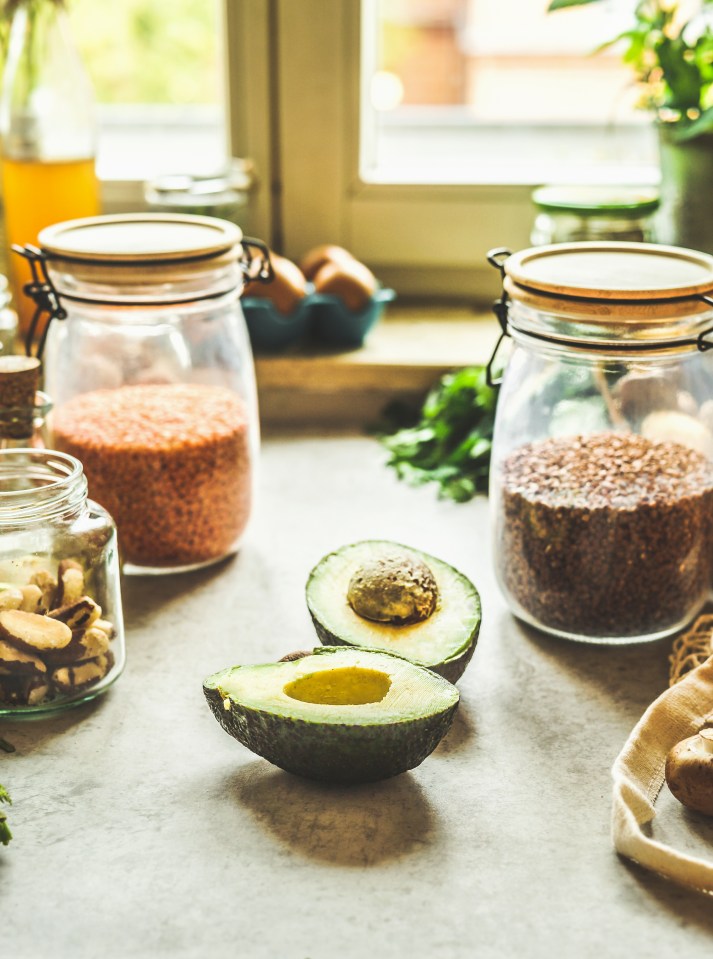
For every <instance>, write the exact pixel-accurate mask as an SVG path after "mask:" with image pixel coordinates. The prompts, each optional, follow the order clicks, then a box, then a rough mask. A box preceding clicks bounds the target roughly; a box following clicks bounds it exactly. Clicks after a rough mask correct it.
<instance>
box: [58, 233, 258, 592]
mask: <svg viewBox="0 0 713 959" xmlns="http://www.w3.org/2000/svg"><path fill="white" fill-rule="evenodd" d="M40 242H41V244H42V248H43V251H44V256H45V257H46V268H47V271H48V278H49V282H50V284H51V285H52V287H53V293H54V294H56V296H57V298H58V311H55V313H57V312H59V315H60V316H62V315H63V314H66V317H65V318H64V319H63V320H61V322H60V321H59V320H55V321H54V322H53V323H52V324H51V326H50V329H49V335H48V338H47V344H46V354H45V357H46V358H45V364H44V366H45V384H46V387H47V390H48V392H49V393H50V395H51V396H52V399H53V401H54V410H53V412H52V415H51V418H50V436H51V441H52V443H53V445H54V446H56V448H58V449H61V450H63V451H65V452H67V453H70V454H71V455H73V456H76V457H77V458H78V459H79V460H80V461H81V462H82V463H83V465H84V470H85V473H86V474H87V479H88V482H89V491H90V495H91V496H92V498H93V499H95V500H96V501H97V502H99V503H101V504H102V505H103V506H104V507H105V508H106V509H107V510H109V512H110V513H111V515H112V516H113V517H114V519H115V520H116V523H117V527H118V531H119V543H120V548H121V552H122V558H123V561H124V569H125V571H126V572H129V573H136V572H172V571H178V570H185V569H195V568H197V567H200V566H204V565H207V564H209V563H213V562H216V561H218V560H220V559H222V558H224V557H226V556H228V555H230V554H231V553H233V552H234V551H235V550H236V549H237V548H238V546H239V544H240V541H241V538H242V536H243V533H244V531H245V528H246V526H247V522H248V519H249V516H250V512H251V505H252V499H253V482H254V477H255V469H256V463H257V457H258V445H259V425H258V411H257V397H256V389H255V375H254V368H253V359H252V353H251V349H250V341H249V338H248V334H247V329H246V326H245V322H244V319H243V315H242V310H241V306H240V301H239V297H240V294H241V291H242V287H243V277H244V275H245V273H246V271H250V272H251V275H252V273H253V272H255V269H259V271H260V274H261V275H263V276H265V275H266V274H267V273H268V272H269V262H267V261H266V260H265V259H253V258H252V257H251V255H250V253H249V246H254V245H256V244H257V241H248V240H243V238H242V234H241V232H240V230H239V229H238V227H236V226H234V225H233V224H230V223H227V222H226V221H223V220H218V219H211V218H209V217H192V216H178V215H170V214H163V215H161V214H145V215H142V214H127V215H123V216H113V217H96V218H91V219H87V220H77V221H70V222H68V223H64V224H57V225H56V226H54V227H51V228H49V229H48V230H46V231H43V233H42V234H41V237H40ZM257 245H258V246H259V247H260V248H261V249H262V250H263V251H264V248H263V247H262V245H261V244H257ZM263 255H264V256H266V251H264V253H263Z"/></svg>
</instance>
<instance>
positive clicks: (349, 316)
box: [242, 288, 396, 353]
mask: <svg viewBox="0 0 713 959" xmlns="http://www.w3.org/2000/svg"><path fill="white" fill-rule="evenodd" d="M395 298H396V293H395V292H394V290H389V289H384V288H379V289H378V290H376V292H375V293H374V295H373V296H372V297H371V298H370V299H369V301H368V303H367V304H366V306H364V307H363V309H361V310H350V309H348V308H347V307H346V306H345V305H344V301H343V300H342V299H341V297H339V296H334V295H333V294H328V293H315V292H314V290H312V291H310V292H309V293H307V295H306V296H305V297H304V298H303V299H302V301H301V302H300V304H299V306H298V307H297V309H296V310H293V311H292V313H289V314H284V313H280V311H279V310H277V309H275V307H274V306H273V304H272V303H271V302H270V301H269V300H266V299H262V298H261V297H245V298H244V299H243V301H242V304H243V313H244V314H245V321H246V323H247V326H248V332H249V334H250V341H251V343H252V345H253V348H254V349H255V350H256V351H266V352H271V353H277V352H279V351H280V350H284V349H286V348H287V347H288V346H291V345H292V344H293V343H296V342H298V341H299V340H301V339H302V338H303V337H306V336H308V335H310V336H313V337H314V338H315V339H316V340H317V341H318V342H321V343H325V344H328V345H330V346H337V347H342V348H344V349H352V348H355V347H359V346H362V345H363V343H364V340H365V339H366V335H367V333H369V331H370V330H371V329H373V327H374V326H376V324H377V323H378V322H379V320H380V319H381V315H382V314H383V312H384V308H385V307H386V304H387V303H390V302H391V301H392V300H394V299H395Z"/></svg>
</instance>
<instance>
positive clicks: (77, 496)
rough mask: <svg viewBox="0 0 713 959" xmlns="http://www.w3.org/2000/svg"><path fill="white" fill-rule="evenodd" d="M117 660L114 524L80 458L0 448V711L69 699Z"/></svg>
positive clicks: (86, 692)
mask: <svg viewBox="0 0 713 959" xmlns="http://www.w3.org/2000/svg"><path fill="white" fill-rule="evenodd" d="M123 667H124V630H123V620H122V607H121V594H120V584H119V562H118V550H117V541H116V529H115V527H114V523H113V521H112V518H111V516H109V514H108V513H107V512H106V511H105V510H104V509H103V508H102V507H101V506H99V505H97V504H96V503H93V502H92V501H91V500H88V499H87V480H86V477H85V476H84V472H83V470H82V464H81V463H80V462H79V461H78V460H77V459H75V458H74V457H73V456H67V455H65V454H64V453H58V452H56V451H54V450H36V449H29V448H24V449H0V717H1V716H8V715H18V714H29V715H33V714H42V713H51V712H56V711H59V710H62V709H65V708H66V707H68V706H73V705H77V704H78V703H80V702H84V701H85V700H87V699H91V698H93V697H94V696H96V695H98V694H99V693H100V692H103V691H104V690H105V689H107V688H108V687H109V686H110V685H111V683H113V682H114V680H115V679H116V678H117V677H118V676H119V675H120V673H121V671H122V669H123Z"/></svg>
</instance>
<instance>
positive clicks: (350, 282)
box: [314, 259, 376, 312]
mask: <svg viewBox="0 0 713 959" xmlns="http://www.w3.org/2000/svg"><path fill="white" fill-rule="evenodd" d="M314 288H315V291H316V292H317V293H331V294H332V295H333V296H338V297H340V299H342V300H343V301H344V305H345V306H346V308H347V309H348V310H352V311H353V312H358V311H359V310H363V309H364V307H365V306H366V305H367V303H368V302H369V300H370V299H371V297H372V296H373V295H374V293H375V291H376V279H375V277H374V274H373V273H372V272H371V270H370V269H369V268H368V267H366V266H364V264H363V263H360V262H359V261H358V260H354V259H352V260H350V262H348V263H325V265H324V266H323V267H322V268H321V270H320V271H319V272H318V273H317V275H316V276H315V278H314Z"/></svg>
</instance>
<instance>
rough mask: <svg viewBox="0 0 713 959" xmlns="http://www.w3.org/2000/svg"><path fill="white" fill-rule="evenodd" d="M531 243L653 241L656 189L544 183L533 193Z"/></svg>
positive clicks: (656, 201) (656, 200) (656, 204)
mask: <svg viewBox="0 0 713 959" xmlns="http://www.w3.org/2000/svg"><path fill="white" fill-rule="evenodd" d="M532 201H533V203H534V204H535V208H536V210H537V215H536V217H535V222H534V224H533V228H532V233H531V235H530V242H531V243H532V245H533V246H543V245H546V244H549V243H570V242H579V241H585V240H621V241H626V242H636V243H653V242H655V241H656V236H655V227H654V214H655V213H656V210H657V209H658V206H659V194H658V191H657V190H654V189H653V188H648V187H610V186H543V187H538V188H537V189H536V190H535V191H534V192H533V194H532Z"/></svg>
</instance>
